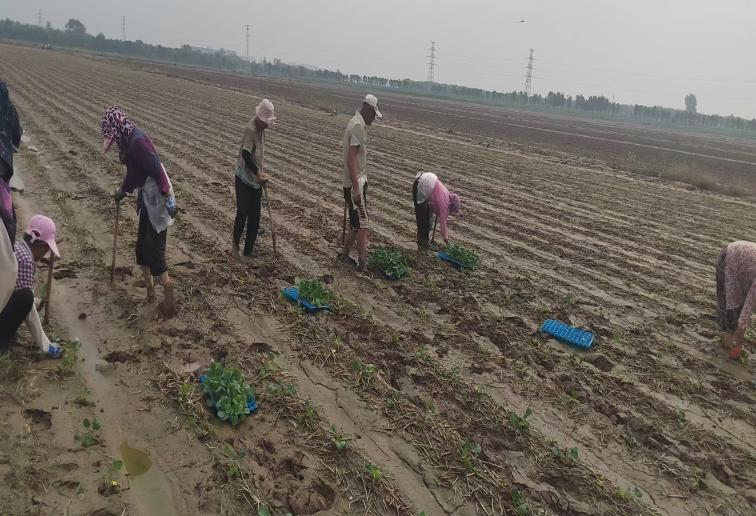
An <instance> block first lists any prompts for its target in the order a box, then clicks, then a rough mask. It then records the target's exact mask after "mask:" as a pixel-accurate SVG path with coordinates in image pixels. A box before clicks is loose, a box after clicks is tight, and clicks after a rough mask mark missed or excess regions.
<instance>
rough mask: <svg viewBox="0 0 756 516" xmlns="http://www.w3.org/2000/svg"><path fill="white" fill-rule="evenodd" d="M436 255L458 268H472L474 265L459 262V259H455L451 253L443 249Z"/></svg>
mask: <svg viewBox="0 0 756 516" xmlns="http://www.w3.org/2000/svg"><path fill="white" fill-rule="evenodd" d="M436 256H437V257H438V259H439V260H443V261H445V262H449V263H451V264H452V265H454V266H455V267H456V268H457V269H472V267H469V266H467V265H465V264H464V263H462V262H459V261H457V260H455V259H454V258H452V257H451V256H449V253H445V252H443V251H439V252H437V253H436Z"/></svg>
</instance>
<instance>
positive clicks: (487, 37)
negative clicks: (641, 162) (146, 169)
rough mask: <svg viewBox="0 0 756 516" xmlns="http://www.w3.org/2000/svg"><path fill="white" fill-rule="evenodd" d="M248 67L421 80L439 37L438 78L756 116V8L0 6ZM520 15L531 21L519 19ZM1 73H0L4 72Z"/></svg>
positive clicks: (317, 3) (35, 2) (231, 1)
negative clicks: (689, 101)
mask: <svg viewBox="0 0 756 516" xmlns="http://www.w3.org/2000/svg"><path fill="white" fill-rule="evenodd" d="M39 9H42V11H43V18H44V20H45V21H47V20H49V21H51V22H52V24H53V25H54V26H55V27H62V26H63V25H64V24H65V22H66V20H67V19H68V18H71V17H73V18H78V19H80V20H81V21H82V22H83V23H84V25H86V27H87V30H88V32H90V33H92V34H97V33H98V32H103V33H104V34H105V35H106V36H108V37H120V34H121V16H122V15H125V16H126V24H127V27H126V32H127V38H128V39H142V40H143V41H145V42H151V43H161V44H163V45H170V46H177V45H181V44H183V43H188V44H191V45H197V46H207V47H217V48H219V47H223V48H229V49H233V50H236V51H237V52H239V53H240V54H241V55H244V52H245V50H244V49H245V35H244V33H245V32H244V25H245V24H247V23H249V24H250V25H251V27H252V30H251V43H250V47H251V51H250V52H251V54H252V56H253V57H256V58H260V57H267V58H268V59H273V58H279V59H281V60H283V61H287V62H294V63H301V64H309V65H317V66H321V67H324V68H331V69H340V70H341V71H342V72H350V73H359V74H360V75H379V76H384V77H391V78H405V77H408V78H412V79H420V80H423V79H425V78H426V76H427V68H428V67H427V61H428V58H427V55H428V53H429V51H428V49H429V47H430V42H431V41H432V40H435V41H436V47H437V61H436V63H437V67H436V81H438V82H449V83H457V84H464V85H467V86H477V87H482V88H486V89H496V90H499V91H510V90H513V89H522V88H523V86H524V74H525V66H526V65H527V56H528V49H529V48H534V49H535V63H534V64H535V72H534V79H533V90H534V92H539V93H543V94H545V93H547V92H548V91H549V90H555V91H563V92H565V93H567V94H572V95H574V94H577V93H583V94H584V95H586V96H588V95H594V94H595V95H598V94H604V95H606V96H608V97H610V98H611V97H612V96H613V97H614V98H615V100H617V101H620V102H624V103H641V104H647V105H654V104H661V105H664V106H670V107H678V108H682V107H684V101H683V98H684V96H685V94H686V93H689V92H693V93H695V94H696V96H697V97H698V107H699V111H701V112H704V113H714V112H717V113H721V114H730V113H735V114H736V115H740V116H744V117H747V118H751V117H756V67H754V64H755V63H756V58H755V57H754V50H756V27H754V25H755V24H756V1H754V0H709V1H704V0H622V1H620V0H511V1H505V0H454V1H451V0H374V1H373V2H357V1H354V0H274V1H268V2H261V1H257V0H246V1H245V0H119V1H115V0H65V1H61V0H24V1H19V0H0V18H5V17H9V18H12V19H16V20H19V21H24V22H29V23H36V20H37V11H38V10H39ZM521 19H524V20H525V22H524V23H520V20H521ZM1 72H2V71H0V73H1Z"/></svg>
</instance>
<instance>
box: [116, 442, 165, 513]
mask: <svg viewBox="0 0 756 516" xmlns="http://www.w3.org/2000/svg"><path fill="white" fill-rule="evenodd" d="M120 450H121V458H122V459H123V465H124V466H125V467H126V473H128V475H129V484H130V487H131V490H132V491H133V494H134V496H133V497H132V501H133V503H134V509H135V511H134V512H135V513H136V514H141V515H142V516H174V515H175V516H178V513H177V512H176V509H175V507H174V505H173V499H172V497H171V487H170V484H169V483H168V479H167V478H166V476H165V473H163V472H162V471H161V470H160V468H158V467H157V466H155V465H154V464H153V463H152V459H150V455H149V454H148V453H147V452H145V451H142V450H139V449H137V448H132V447H131V446H129V443H128V442H127V441H124V442H122V443H121V448H120Z"/></svg>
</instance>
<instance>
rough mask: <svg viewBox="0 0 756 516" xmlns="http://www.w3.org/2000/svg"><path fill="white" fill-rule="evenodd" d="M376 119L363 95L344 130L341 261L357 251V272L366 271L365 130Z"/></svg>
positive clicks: (374, 104)
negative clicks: (345, 224)
mask: <svg viewBox="0 0 756 516" xmlns="http://www.w3.org/2000/svg"><path fill="white" fill-rule="evenodd" d="M376 118H383V116H382V115H381V112H380V111H378V99H377V98H376V97H375V95H370V94H368V95H366V96H365V100H364V101H363V102H362V107H361V108H360V109H359V110H358V111H357V112H356V113H355V114H354V116H353V117H352V119H351V120H350V121H349V124H347V127H346V130H345V131H344V142H343V147H344V149H343V151H344V178H343V179H344V180H343V184H342V186H343V188H344V202H345V203H346V205H347V208H348V212H349V225H350V227H351V231H349V232H347V234H346V237H345V238H344V250H343V251H342V253H341V259H342V260H343V261H344V262H347V263H348V262H349V261H350V260H353V259H354V258H353V251H354V250H355V247H356V250H357V261H358V263H359V270H360V271H362V272H365V271H366V270H367V241H368V227H369V218H368V211H367V183H368V180H367V134H366V127H367V126H369V125H371V124H372V123H373V122H374V121H375V119H376Z"/></svg>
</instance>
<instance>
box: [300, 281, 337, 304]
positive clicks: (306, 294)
mask: <svg viewBox="0 0 756 516" xmlns="http://www.w3.org/2000/svg"><path fill="white" fill-rule="evenodd" d="M297 288H299V297H300V299H306V300H307V301H309V302H310V303H312V304H313V305H315V306H324V305H329V304H331V303H332V302H333V292H332V291H331V290H329V289H328V288H326V286H325V285H324V284H323V282H322V281H320V280H318V279H315V278H305V279H300V280H298V281H297Z"/></svg>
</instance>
